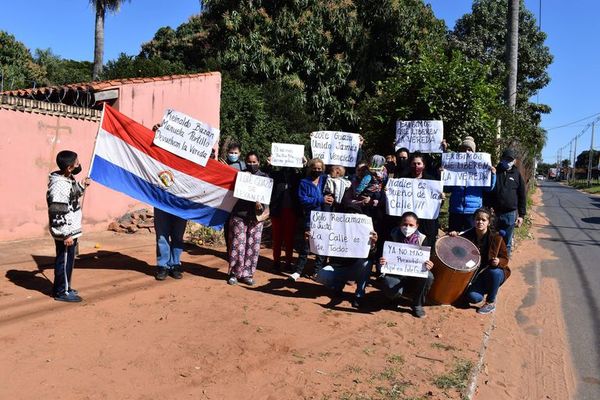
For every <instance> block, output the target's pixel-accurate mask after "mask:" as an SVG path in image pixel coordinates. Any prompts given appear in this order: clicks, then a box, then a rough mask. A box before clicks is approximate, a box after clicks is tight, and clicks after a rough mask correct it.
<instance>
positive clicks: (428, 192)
mask: <svg viewBox="0 0 600 400" xmlns="http://www.w3.org/2000/svg"><path fill="white" fill-rule="evenodd" d="M443 190H444V186H443V185H442V182H440V181H432V180H429V179H413V178H398V179H394V178H391V179H389V180H388V183H387V186H386V198H387V213H388V215H395V216H401V215H402V214H404V213H405V212H406V211H412V212H414V213H415V214H417V216H418V217H419V218H424V219H436V218H437V217H438V215H439V213H440V207H441V206H442V192H443Z"/></svg>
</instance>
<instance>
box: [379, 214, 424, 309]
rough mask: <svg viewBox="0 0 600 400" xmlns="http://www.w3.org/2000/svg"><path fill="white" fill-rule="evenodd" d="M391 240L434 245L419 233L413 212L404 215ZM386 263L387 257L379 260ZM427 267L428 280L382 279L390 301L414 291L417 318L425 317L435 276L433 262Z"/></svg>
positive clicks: (391, 276)
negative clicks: (425, 308)
mask: <svg viewBox="0 0 600 400" xmlns="http://www.w3.org/2000/svg"><path fill="white" fill-rule="evenodd" d="M390 239H391V241H393V242H397V243H405V244H415V245H419V246H430V247H431V245H432V243H431V239H429V238H428V237H427V236H425V235H424V234H423V233H421V232H419V219H418V218H417V214H415V213H414V212H412V211H407V212H405V213H404V214H402V217H401V220H400V224H399V225H398V226H397V227H395V228H394V229H392V231H391V233H390ZM386 263H387V260H386V259H385V257H381V258H380V259H379V264H380V265H385V264H386ZM425 267H427V269H428V270H429V272H428V274H427V277H426V278H418V277H412V276H399V275H389V274H384V275H382V279H381V280H382V289H383V293H384V294H385V296H386V297H387V298H389V299H390V300H396V299H399V298H400V297H402V295H405V294H406V292H407V291H408V290H411V291H414V298H413V305H412V311H413V314H414V315H415V317H417V318H423V317H425V310H424V309H423V304H425V298H426V297H427V293H428V292H429V289H430V288H431V285H432V284H433V274H432V273H431V268H433V262H432V261H431V260H427V262H426V263H425ZM378 269H379V268H378Z"/></svg>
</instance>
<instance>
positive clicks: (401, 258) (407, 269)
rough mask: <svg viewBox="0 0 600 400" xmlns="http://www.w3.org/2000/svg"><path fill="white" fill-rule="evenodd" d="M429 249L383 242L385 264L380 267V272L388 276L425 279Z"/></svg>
mask: <svg viewBox="0 0 600 400" xmlns="http://www.w3.org/2000/svg"><path fill="white" fill-rule="evenodd" d="M430 252H431V248H430V247H427V246H423V247H421V246H419V245H414V244H404V243H396V242H385V243H384V244H383V257H384V258H385V261H387V263H386V264H384V265H382V266H381V272H382V273H384V274H390V275H404V276H416V277H418V278H426V277H427V273H428V270H427V267H425V261H427V260H429V254H430Z"/></svg>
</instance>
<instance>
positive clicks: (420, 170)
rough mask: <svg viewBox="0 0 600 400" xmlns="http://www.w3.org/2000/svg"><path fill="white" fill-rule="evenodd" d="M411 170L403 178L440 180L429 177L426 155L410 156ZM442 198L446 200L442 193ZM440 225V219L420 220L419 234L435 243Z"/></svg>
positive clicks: (415, 154) (414, 154) (416, 154)
mask: <svg viewBox="0 0 600 400" xmlns="http://www.w3.org/2000/svg"><path fill="white" fill-rule="evenodd" d="M409 164H410V168H409V171H408V173H407V174H406V175H404V176H402V177H401V178H413V179H427V180H432V181H435V180H439V178H436V177H435V176H432V175H429V174H428V173H427V171H426V168H427V164H426V161H425V155H423V154H421V153H413V154H411V156H410V163H409ZM442 198H444V196H443V193H442ZM439 227H440V224H439V220H438V218H436V219H423V218H419V232H421V233H424V234H425V235H426V236H427V237H428V238H429V240H431V241H432V242H433V243H435V241H436V239H437V236H438V230H439Z"/></svg>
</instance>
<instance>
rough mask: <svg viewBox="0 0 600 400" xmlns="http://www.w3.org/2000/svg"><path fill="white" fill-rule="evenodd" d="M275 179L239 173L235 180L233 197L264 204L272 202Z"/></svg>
mask: <svg viewBox="0 0 600 400" xmlns="http://www.w3.org/2000/svg"><path fill="white" fill-rule="evenodd" d="M272 190H273V179H271V178H267V177H264V176H258V175H253V174H251V173H250V172H238V173H237V177H236V179H235V189H234V190H233V197H235V198H237V199H242V200H248V201H258V202H259V203H262V204H269V203H270V202H271V191H272Z"/></svg>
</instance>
